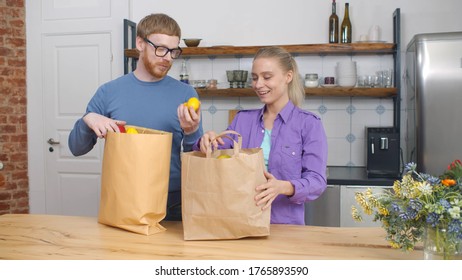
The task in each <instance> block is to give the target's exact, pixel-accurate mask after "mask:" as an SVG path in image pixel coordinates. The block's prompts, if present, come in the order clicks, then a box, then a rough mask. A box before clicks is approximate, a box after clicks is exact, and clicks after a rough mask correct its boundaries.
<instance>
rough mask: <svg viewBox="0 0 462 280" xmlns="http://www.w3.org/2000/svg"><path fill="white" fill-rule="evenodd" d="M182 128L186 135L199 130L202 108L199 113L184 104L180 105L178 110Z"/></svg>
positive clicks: (198, 110)
mask: <svg viewBox="0 0 462 280" xmlns="http://www.w3.org/2000/svg"><path fill="white" fill-rule="evenodd" d="M177 112H178V119H179V120H180V127H181V129H183V131H184V133H185V134H186V135H189V134H193V133H194V132H196V131H197V130H198V129H199V124H200V120H201V114H200V107H199V109H197V112H196V111H195V110H194V109H193V108H188V107H187V106H185V105H184V104H180V106H178V109H177Z"/></svg>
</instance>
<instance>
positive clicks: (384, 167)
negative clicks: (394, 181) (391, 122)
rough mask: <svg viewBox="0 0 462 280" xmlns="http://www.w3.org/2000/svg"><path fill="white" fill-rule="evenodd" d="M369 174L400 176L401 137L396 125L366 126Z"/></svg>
mask: <svg viewBox="0 0 462 280" xmlns="http://www.w3.org/2000/svg"><path fill="white" fill-rule="evenodd" d="M366 141H367V166H366V170H367V176H368V177H371V178H399V177H400V176H401V172H400V138H399V132H398V130H397V129H396V128H394V127H366Z"/></svg>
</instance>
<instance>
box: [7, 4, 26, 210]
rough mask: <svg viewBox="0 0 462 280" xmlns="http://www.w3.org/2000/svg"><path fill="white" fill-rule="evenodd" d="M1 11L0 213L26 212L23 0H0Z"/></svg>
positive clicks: (24, 33)
mask: <svg viewBox="0 0 462 280" xmlns="http://www.w3.org/2000/svg"><path fill="white" fill-rule="evenodd" d="M0 15H1V17H0V163H2V164H3V169H1V170H0V214H6V213H28V212H29V180H28V175H27V174H28V171H27V115H26V109H27V107H26V27H25V4H24V0H0ZM0 165H1V164H0Z"/></svg>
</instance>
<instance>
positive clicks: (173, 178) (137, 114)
mask: <svg viewBox="0 0 462 280" xmlns="http://www.w3.org/2000/svg"><path fill="white" fill-rule="evenodd" d="M193 96H195V97H197V93H196V91H195V90H194V88H192V87H191V86H190V85H187V84H184V83H182V82H180V81H178V80H175V79H173V78H172V77H170V76H165V78H163V79H162V80H160V81H158V82H143V81H140V80H138V79H137V78H136V77H135V75H134V74H133V73H129V74H127V75H124V76H122V77H120V78H117V79H115V80H113V81H110V82H108V83H106V84H104V85H102V86H101V87H99V88H98V90H97V91H96V93H95V95H94V96H93V98H92V99H91V100H90V102H89V103H88V106H87V113H89V112H94V113H98V114H100V115H104V116H106V117H109V118H112V119H115V120H122V121H126V122H127V124H128V125H136V126H142V127H147V128H152V129H157V130H163V131H167V132H171V133H172V134H173V143H172V155H171V161H170V180H169V191H179V190H181V159H180V153H181V148H182V146H183V151H185V152H187V151H191V150H192V145H193V144H194V143H195V142H196V140H197V139H199V138H200V137H201V136H202V134H203V129H202V123H201V125H200V126H199V129H198V130H197V131H196V132H195V133H193V134H191V135H184V134H183V130H182V129H181V127H180V121H179V119H178V115H177V108H178V106H179V105H180V104H181V103H184V102H186V101H187V100H188V99H189V98H190V97H193ZM96 141H97V137H96V134H95V133H94V132H93V131H92V130H91V129H90V128H89V127H88V126H87V125H86V124H85V122H84V121H83V120H82V118H80V119H79V120H77V122H76V123H75V125H74V128H73V129H72V131H71V133H70V135H69V148H70V150H71V152H72V154H73V155H75V156H80V155H84V154H86V153H88V152H89V151H90V150H91V149H93V146H94V145H95V144H96Z"/></svg>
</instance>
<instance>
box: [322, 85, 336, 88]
mask: <svg viewBox="0 0 462 280" xmlns="http://www.w3.org/2000/svg"><path fill="white" fill-rule="evenodd" d="M321 87H325V88H332V87H338V85H337V84H323V85H321Z"/></svg>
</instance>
